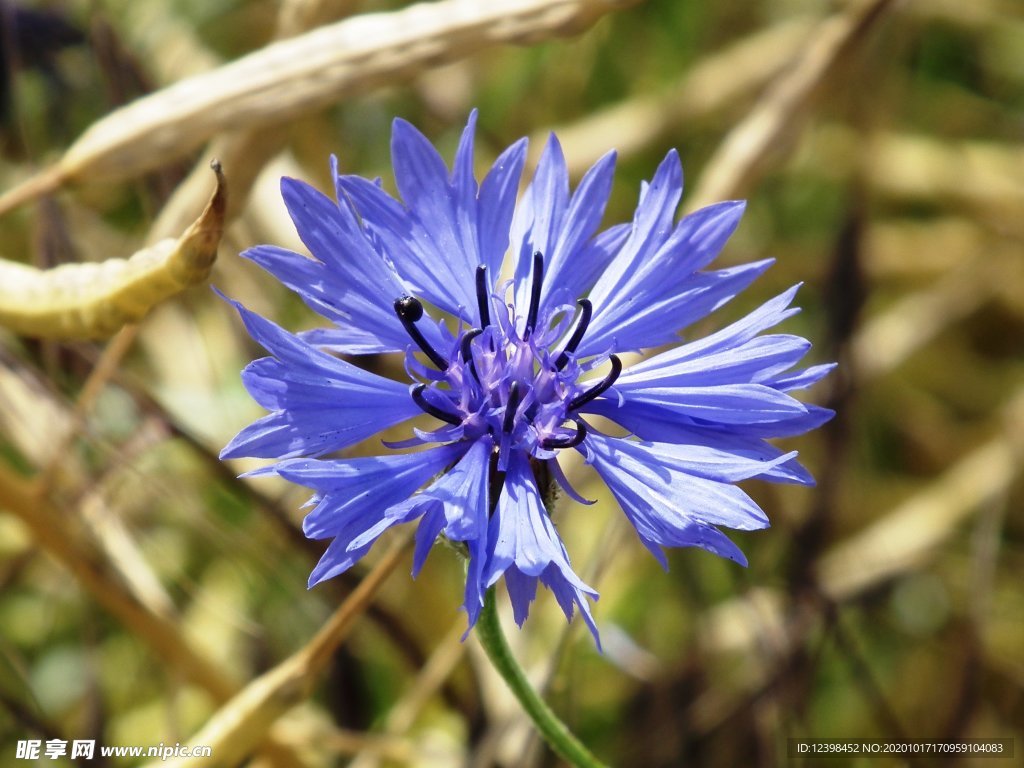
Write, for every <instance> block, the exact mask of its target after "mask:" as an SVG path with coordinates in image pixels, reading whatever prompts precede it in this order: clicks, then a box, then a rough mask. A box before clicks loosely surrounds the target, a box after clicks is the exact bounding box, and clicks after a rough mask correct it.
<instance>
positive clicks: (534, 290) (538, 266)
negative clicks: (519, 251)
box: [524, 251, 544, 338]
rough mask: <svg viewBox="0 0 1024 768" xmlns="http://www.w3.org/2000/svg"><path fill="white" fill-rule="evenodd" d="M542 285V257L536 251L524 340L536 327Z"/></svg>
mask: <svg viewBox="0 0 1024 768" xmlns="http://www.w3.org/2000/svg"><path fill="white" fill-rule="evenodd" d="M543 284H544V255H543V254H542V253H541V252H540V251H537V252H536V253H535V254H533V282H532V283H531V285H530V310H529V312H528V313H527V314H526V332H525V334H524V337H525V338H529V337H530V334H532V333H533V329H534V328H535V327H536V326H537V314H538V313H539V312H540V289H541V286H542V285H543Z"/></svg>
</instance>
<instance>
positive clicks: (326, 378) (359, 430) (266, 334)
mask: <svg viewBox="0 0 1024 768" xmlns="http://www.w3.org/2000/svg"><path fill="white" fill-rule="evenodd" d="M232 304H234V306H235V308H236V309H237V310H238V312H239V314H240V315H241V318H242V322H243V323H244V324H245V326H246V329H247V330H248V331H249V334H250V335H251V336H252V337H253V338H254V339H255V340H256V341H258V342H259V343H260V344H262V345H263V346H264V347H265V348H266V350H267V351H268V352H270V353H271V354H273V355H274V357H275V358H276V359H271V358H263V359H262V360H258V361H256V362H254V363H253V364H251V365H250V366H248V367H247V368H246V370H245V371H244V372H243V376H242V379H243V382H244V384H245V386H246V389H248V390H249V391H250V393H252V395H253V397H254V398H255V399H256V400H257V401H258V402H260V403H261V404H264V406H265V407H268V408H271V409H273V410H276V411H277V412H276V413H272V414H270V415H269V416H265V417H263V418H262V419H260V420H258V421H256V422H255V423H253V424H251V425H250V426H248V427H246V428H245V429H243V430H242V431H241V432H239V433H238V434H237V435H236V436H235V437H234V439H232V440H231V442H230V443H229V444H228V445H227V446H226V447H225V448H224V450H223V451H221V458H237V457H239V456H255V457H259V458H278V459H281V458H291V457H294V456H301V455H319V454H323V453H327V452H329V451H334V450H338V449H339V448H344V447H346V446H349V445H353V444H354V443H357V442H359V441H360V440H363V439H365V438H367V437H369V436H370V435H372V434H375V433H377V432H379V431H381V430H382V429H385V428H386V427H389V426H391V425H393V424H397V423H399V422H402V421H405V420H406V419H409V418H411V417H412V416H415V415H416V414H417V413H419V408H418V406H417V405H416V404H415V403H414V402H413V400H412V398H410V397H409V391H408V388H407V387H406V386H404V385H402V384H400V383H398V382H396V381H391V380H390V379H385V378H383V377H381V376H378V375H376V374H374V373H370V372H368V371H364V370H362V369H360V368H357V367H356V366H354V365H351V364H350V363H346V362H345V361H344V360H340V359H338V358H336V357H332V356H331V355H328V354H326V353H324V352H321V351H319V350H317V349H315V348H313V347H311V346H309V345H308V344H306V343H305V342H303V341H302V340H300V339H299V338H297V337H296V336H294V335H292V334H290V333H288V332H286V331H284V330H282V329H281V328H279V327H278V326H277V325H275V324H274V323H272V322H270V321H269V320H266V319H265V318H262V317H260V316H259V315H257V314H255V313H253V312H250V311H249V310H247V309H245V307H243V306H242V305H241V304H238V303H237V302H232Z"/></svg>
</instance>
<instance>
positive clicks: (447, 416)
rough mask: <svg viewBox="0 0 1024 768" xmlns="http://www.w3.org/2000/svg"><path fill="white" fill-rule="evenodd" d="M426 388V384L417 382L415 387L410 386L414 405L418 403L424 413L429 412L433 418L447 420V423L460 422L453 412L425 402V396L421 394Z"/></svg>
mask: <svg viewBox="0 0 1024 768" xmlns="http://www.w3.org/2000/svg"><path fill="white" fill-rule="evenodd" d="M426 388H427V385H426V384H417V385H416V386H415V387H413V388H412V399H413V400H414V401H415V403H416V405H418V406H419V407H420V408H421V409H422V410H423V412H424V413H429V414H430V415H431V416H433V417H434V418H435V419H440V420H441V421H447V422H448V423H449V424H461V423H462V419H460V418H459V417H458V416H456V415H455V414H454V413H448V412H447V411H442V410H441V409H440V408H438V407H437V406H436V405H432V404H431V403H428V402H427V398H426V397H424V396H423V392H424V391H425V390H426Z"/></svg>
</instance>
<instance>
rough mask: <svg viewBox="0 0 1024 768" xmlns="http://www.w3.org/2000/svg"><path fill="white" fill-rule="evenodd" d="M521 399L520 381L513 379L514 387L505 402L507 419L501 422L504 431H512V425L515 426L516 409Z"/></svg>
mask: <svg viewBox="0 0 1024 768" xmlns="http://www.w3.org/2000/svg"><path fill="white" fill-rule="evenodd" d="M521 399H522V395H521V393H520V390H519V382H518V381H513V382H512V388H511V389H509V391H508V402H507V403H505V419H504V421H502V423H501V431H502V432H507V433H508V434H511V433H512V427H513V426H515V418H516V411H517V410H518V408H519V401H520V400H521Z"/></svg>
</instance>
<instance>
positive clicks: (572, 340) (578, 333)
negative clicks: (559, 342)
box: [555, 299, 594, 371]
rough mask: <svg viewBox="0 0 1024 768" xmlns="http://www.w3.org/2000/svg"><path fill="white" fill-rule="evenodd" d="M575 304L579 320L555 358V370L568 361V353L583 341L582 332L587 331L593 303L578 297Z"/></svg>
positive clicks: (561, 367)
mask: <svg viewBox="0 0 1024 768" xmlns="http://www.w3.org/2000/svg"><path fill="white" fill-rule="evenodd" d="M576 303H577V304H579V305H580V321H579V322H578V323H577V324H576V330H574V331H573V332H572V336H570V337H569V341H568V342H566V345H565V349H563V350H562V352H561V354H560V355H559V356H558V359H557V360H555V370H556V371H560V370H562V369H563V368H565V366H566V364H567V363H568V362H569V355H571V354H572V353H573V352H575V351H576V347H578V346H579V345H580V342H581V341H583V334H585V333H586V332H587V326H589V325H590V318H591V315H593V313H594V305H593V304H591V303H590V299H580V300H579V301H578V302H576Z"/></svg>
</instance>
